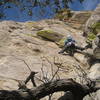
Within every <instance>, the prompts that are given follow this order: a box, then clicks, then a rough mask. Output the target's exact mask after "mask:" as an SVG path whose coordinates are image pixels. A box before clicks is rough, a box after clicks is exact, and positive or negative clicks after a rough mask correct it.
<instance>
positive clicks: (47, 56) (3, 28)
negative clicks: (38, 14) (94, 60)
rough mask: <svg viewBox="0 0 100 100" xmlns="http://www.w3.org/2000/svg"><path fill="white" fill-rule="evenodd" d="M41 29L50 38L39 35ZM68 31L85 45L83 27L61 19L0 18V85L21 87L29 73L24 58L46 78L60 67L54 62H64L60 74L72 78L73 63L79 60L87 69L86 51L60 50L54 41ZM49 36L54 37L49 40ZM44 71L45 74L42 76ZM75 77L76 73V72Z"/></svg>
mask: <svg viewBox="0 0 100 100" xmlns="http://www.w3.org/2000/svg"><path fill="white" fill-rule="evenodd" d="M45 30H52V32H54V34H53V35H50V36H52V37H53V38H52V37H50V36H49V35H48V31H45ZM41 31H42V32H46V35H48V40H47V39H46V40H45V39H44V40H43V39H41V38H40V37H38V36H37V33H38V32H40V33H41ZM40 33H39V35H40ZM68 34H71V35H72V37H74V39H75V40H76V41H77V45H78V46H81V47H82V46H84V45H86V43H85V38H84V37H83V36H82V31H80V30H76V29H74V28H72V27H70V26H69V25H66V24H64V23H63V22H61V21H58V20H53V19H49V20H42V21H38V22H26V23H21V22H13V21H2V22H0V89H10V90H11V89H17V88H18V81H20V80H25V79H26V77H27V76H28V75H29V74H30V71H29V68H28V67H27V65H26V64H25V62H26V63H27V64H28V65H29V66H30V69H31V70H32V71H36V72H39V73H38V74H37V77H40V78H41V79H43V78H44V77H45V76H48V80H50V79H51V78H52V73H55V72H56V71H57V69H58V67H57V65H56V64H55V63H54V62H57V63H61V62H63V64H62V68H61V70H60V71H59V73H58V74H59V76H57V78H71V77H72V76H73V72H74V70H76V68H75V67H74V66H73V65H77V64H78V65H80V66H82V67H83V69H87V67H88V65H87V63H86V62H87V60H86V59H85V56H84V55H83V54H80V53H78V54H75V55H74V57H71V56H69V55H67V54H66V55H60V54H58V52H59V51H60V48H59V47H58V45H57V44H56V43H55V42H56V41H57V42H58V41H59V40H60V39H61V38H62V37H64V38H66V37H67V35H68ZM50 39H51V41H49V40H50ZM56 39H57V40H56ZM75 58H77V59H75ZM24 61H25V62H24ZM51 65H52V66H53V67H52V66H51ZM94 66H95V65H94ZM52 68H53V72H52ZM43 72H44V73H46V75H44V76H43ZM96 73H97V72H96ZM93 75H94V74H93ZM77 77H78V76H77ZM74 78H76V77H75V76H74ZM10 82H11V84H10ZM36 83H37V85H40V84H41V82H40V81H39V80H38V79H37V78H36ZM28 87H32V84H31V83H29V84H28ZM57 98H59V95H57V96H55V97H53V99H52V100H57Z"/></svg>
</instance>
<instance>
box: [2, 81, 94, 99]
mask: <svg viewBox="0 0 100 100" xmlns="http://www.w3.org/2000/svg"><path fill="white" fill-rule="evenodd" d="M58 91H64V92H66V91H70V92H71V93H72V94H73V97H74V100H82V99H83V97H84V96H85V95H87V94H89V92H93V91H94V90H90V89H89V88H87V87H85V86H82V85H80V84H79V83H77V82H75V81H73V80H72V79H60V80H56V81H52V82H48V83H45V84H42V85H40V86H38V87H37V88H36V89H34V90H32V89H30V90H29V89H26V90H22V89H20V90H14V91H7V90H0V100H1V98H2V100H5V99H6V100H9V98H10V100H40V99H41V98H43V97H45V96H47V95H49V94H52V93H54V92H58ZM60 100H61V99H60Z"/></svg>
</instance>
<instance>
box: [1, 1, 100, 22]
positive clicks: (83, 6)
mask: <svg viewBox="0 0 100 100" xmlns="http://www.w3.org/2000/svg"><path fill="white" fill-rule="evenodd" d="M99 3H100V0H84V2H83V3H80V2H79V1H78V0H73V3H69V7H70V9H72V10H79V11H80V10H94V9H95V7H96V6H97V5H98V4H99ZM26 4H27V3H26ZM8 5H10V6H11V8H7V9H5V7H6V6H8ZM29 5H30V4H29ZM5 7H0V11H1V12H2V11H3V12H4V14H5V16H6V17H4V18H3V19H2V20H15V21H28V20H41V19H44V18H52V16H53V15H54V13H53V12H51V10H50V7H46V8H44V11H45V14H42V16H40V9H41V8H39V7H35V8H34V9H32V10H33V16H28V15H27V12H28V10H24V11H22V12H21V11H20V8H21V6H16V5H14V4H11V3H10V4H9V3H8V4H6V5H5Z"/></svg>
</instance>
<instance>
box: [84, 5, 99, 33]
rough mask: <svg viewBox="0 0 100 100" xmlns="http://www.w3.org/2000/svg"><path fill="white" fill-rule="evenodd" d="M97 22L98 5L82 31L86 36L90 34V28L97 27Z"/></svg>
mask: <svg viewBox="0 0 100 100" xmlns="http://www.w3.org/2000/svg"><path fill="white" fill-rule="evenodd" d="M99 21H100V4H99V5H98V6H97V8H96V9H95V10H94V12H93V14H92V15H91V17H90V18H89V19H88V21H87V22H86V24H85V29H84V31H85V32H86V33H87V34H88V33H89V32H90V27H94V26H96V27H97V26H98V24H97V22H99ZM95 23H96V24H95Z"/></svg>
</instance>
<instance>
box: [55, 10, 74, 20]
mask: <svg viewBox="0 0 100 100" xmlns="http://www.w3.org/2000/svg"><path fill="white" fill-rule="evenodd" d="M72 15H73V13H72V12H71V11H70V10H69V9H66V8H64V9H61V10H59V11H58V12H57V14H56V15H55V18H57V19H59V20H64V19H69V18H70V17H72Z"/></svg>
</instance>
